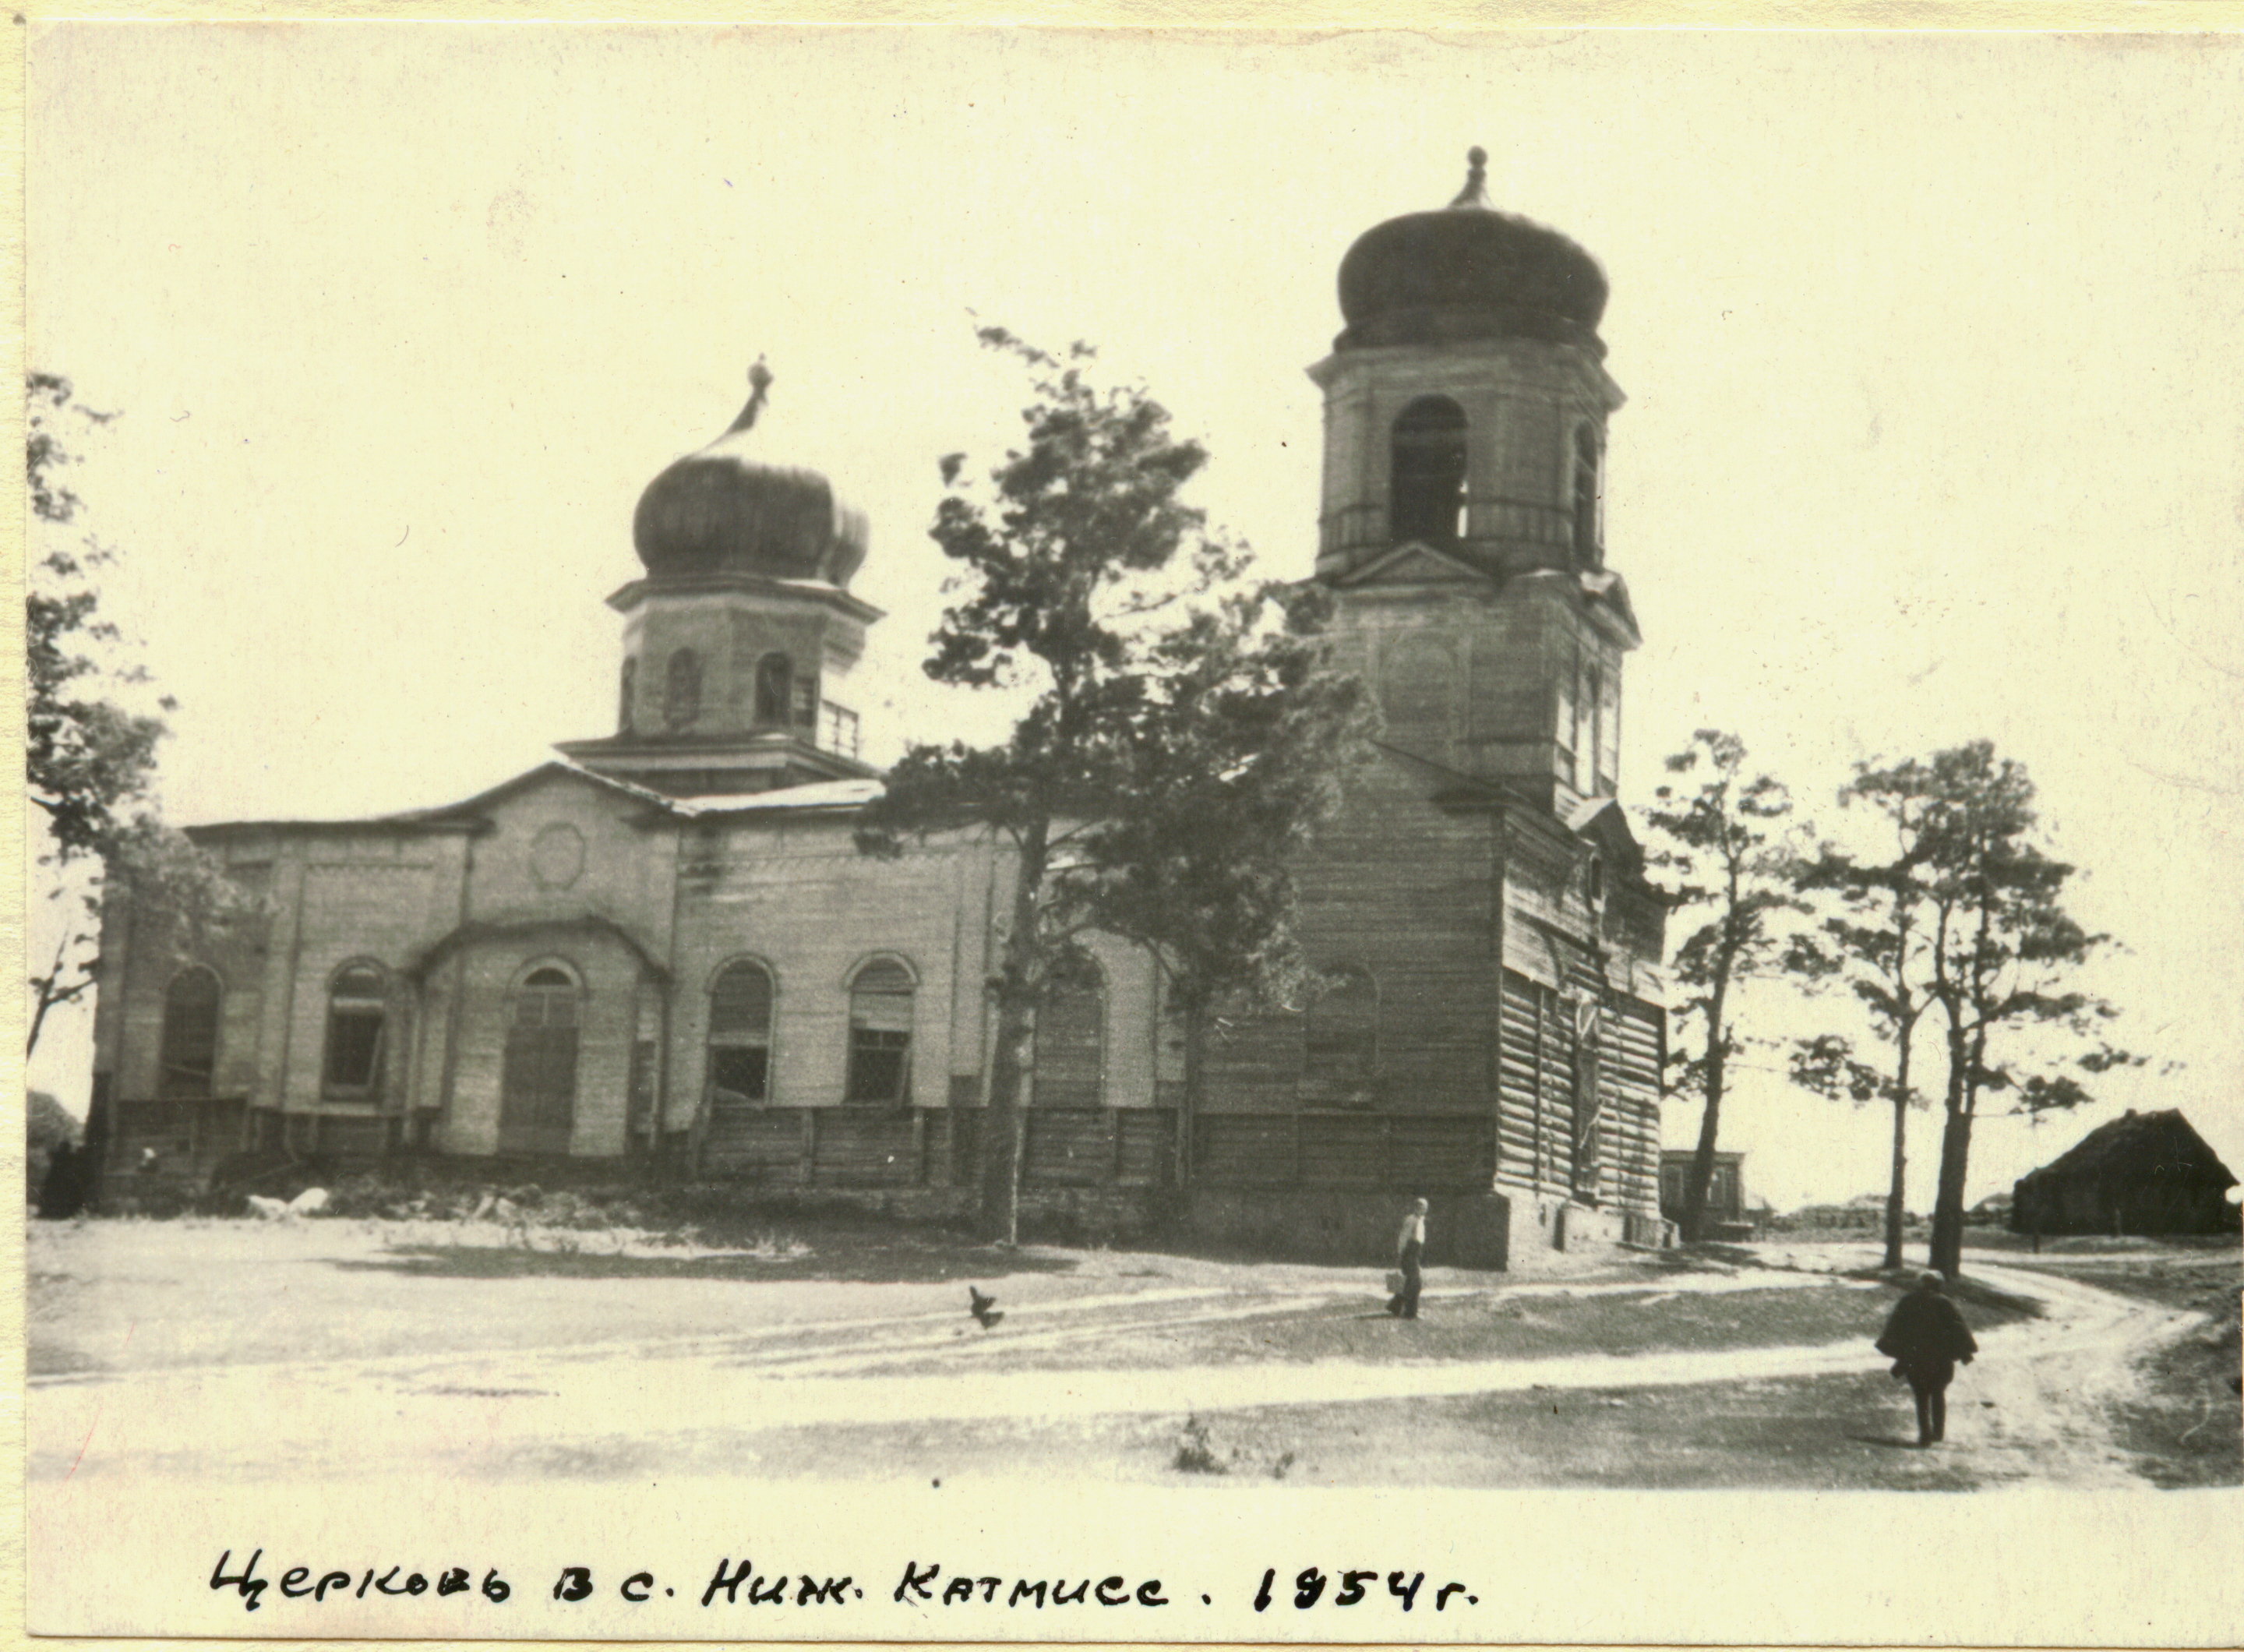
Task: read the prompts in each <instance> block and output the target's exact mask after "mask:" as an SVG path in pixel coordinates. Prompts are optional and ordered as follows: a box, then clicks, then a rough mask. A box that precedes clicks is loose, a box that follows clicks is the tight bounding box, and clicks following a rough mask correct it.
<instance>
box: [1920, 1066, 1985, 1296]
mask: <svg viewBox="0 0 2244 1652" xmlns="http://www.w3.org/2000/svg"><path fill="white" fill-rule="evenodd" d="M1973 1055H1974V1051H1973V1049H1972V1046H1970V1044H1969V1043H1968V1042H1966V1040H1965V1039H1964V1038H1963V1034H1962V1032H1961V1031H1960V1030H1957V1031H1951V1032H1950V1034H1949V1039H1948V1117H1947V1121H1946V1122H1945V1123H1944V1124H1943V1126H1942V1127H1941V1132H1940V1189H1939V1193H1938V1195H1937V1196H1936V1198H1935V1199H1934V1201H1933V1205H1932V1243H1931V1247H1930V1259H1931V1263H1932V1266H1934V1267H1935V1268H1936V1269H1939V1270H1940V1271H1941V1272H1942V1273H1944V1274H1946V1275H1947V1276H1949V1278H1950V1279H1951V1280H1952V1279H1954V1278H1955V1277H1956V1276H1957V1273H1958V1272H1959V1271H1960V1270H1961V1269H1962V1267H1963V1180H1964V1175H1965V1171H1966V1168H1967V1167H1968V1166H1969V1164H1970V1158H1971V1104H1972V1101H1973V1100H1974V1099H1975V1098H1974V1097H1973V1095H1972V1087H1971V1084H1970V1072H1971V1064H1972V1059H1973Z"/></svg>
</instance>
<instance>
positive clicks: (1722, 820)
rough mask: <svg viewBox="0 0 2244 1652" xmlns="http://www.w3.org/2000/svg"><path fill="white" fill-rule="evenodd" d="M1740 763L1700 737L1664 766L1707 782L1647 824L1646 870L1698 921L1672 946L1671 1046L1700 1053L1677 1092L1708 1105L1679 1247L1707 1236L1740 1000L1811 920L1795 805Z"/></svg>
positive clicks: (1672, 796)
mask: <svg viewBox="0 0 2244 1652" xmlns="http://www.w3.org/2000/svg"><path fill="white" fill-rule="evenodd" d="M1745 760H1746V748H1745V742H1744V741H1740V739H1739V738H1738V737H1737V736H1736V735H1730V734H1724V733H1721V732H1720V731H1718V730H1715V729H1712V728H1701V729H1700V730H1699V731H1698V732H1697V733H1696V734H1695V735H1693V736H1692V739H1691V744H1690V745H1689V746H1688V747H1687V748H1685V749H1684V750H1682V751H1680V752H1678V753H1676V754H1675V755H1673V756H1672V757H1670V758H1668V759H1667V772H1668V773H1670V774H1672V775H1701V776H1702V778H1701V779H1700V782H1699V787H1698V789H1697V790H1696V791H1694V792H1692V793H1689V794H1688V795H1687V796H1686V795H1685V794H1683V793H1681V792H1680V791H1679V790H1678V789H1677V788H1676V787H1675V786H1673V785H1666V786H1662V787H1660V788H1659V789H1658V790H1657V791H1655V792H1654V793H1653V796H1654V797H1655V798H1656V799H1657V800H1658V802H1657V805H1656V806H1655V807H1653V808H1652V809H1647V810H1646V816H1645V817H1646V821H1647V822H1648V823H1650V824H1651V826H1652V827H1653V830H1654V831H1655V832H1657V833H1658V834H1659V841H1660V843H1661V844H1662V846H1661V847H1660V848H1659V849H1657V850H1655V852H1654V853H1653V854H1652V855H1651V856H1648V857H1647V859H1648V863H1649V864H1651V865H1653V866H1655V867H1662V868H1666V869H1667V870H1669V871H1670V872H1671V873H1672V874H1673V877H1674V878H1675V880H1676V881H1675V883H1674V884H1673V887H1672V888H1670V889H1669V890H1666V898H1667V901H1668V904H1670V905H1671V906H1672V907H1674V908H1678V909H1681V910H1686V911H1692V912H1694V913H1697V914H1700V915H1701V916H1700V923H1699V924H1698V926H1697V927H1696V928H1693V929H1692V930H1690V931H1688V932H1687V933H1686V934H1685V935H1684V936H1683V937H1682V938H1681V940H1680V941H1679V942H1678V943H1677V944H1676V948H1675V956H1674V960H1673V971H1674V975H1675V979H1676V982H1677V984H1678V985H1680V986H1681V987H1683V988H1684V989H1685V992H1686V996H1685V998H1684V999H1683V1002H1682V1004H1681V1005H1680V1016H1679V1017H1678V1019H1679V1022H1680V1026H1681V1027H1682V1028H1683V1029H1687V1031H1680V1032H1679V1035H1678V1037H1677V1039H1676V1044H1677V1046H1678V1049H1679V1052H1680V1051H1681V1050H1682V1049H1683V1046H1686V1045H1687V1044H1689V1043H1691V1042H1693V1041H1695V1042H1696V1044H1697V1046H1698V1048H1697V1053H1695V1054H1689V1053H1679V1055H1678V1056H1677V1057H1676V1058H1675V1060H1676V1064H1677V1067H1678V1073H1677V1077H1676V1080H1675V1084H1674V1088H1675V1090H1676V1091H1677V1092H1678V1093H1682V1094H1690V1095H1696V1096H1698V1097H1699V1098H1700V1100H1701V1101H1703V1102H1704V1104H1705V1112H1704V1114H1703V1115H1702V1116H1701V1118H1700V1124H1699V1145H1698V1152H1697V1154H1696V1156H1695V1157H1693V1160H1692V1161H1691V1175H1690V1178H1689V1181H1688V1182H1687V1183H1686V1188H1685V1191H1684V1196H1683V1223H1682V1226H1683V1236H1684V1238H1685V1239H1686V1241H1691V1242H1696V1241H1697V1240H1699V1239H1700V1237H1702V1236H1703V1232H1704V1229H1705V1227H1706V1214H1707V1188H1708V1187H1709V1186H1710V1185H1711V1184H1712V1182H1713V1176H1714V1144H1715V1141H1716V1140H1717V1132H1718V1131H1719V1129H1720V1122H1721V1114H1722V1097H1723V1094H1724V1092H1725V1088H1726V1086H1727V1079H1728V1073H1729V1065H1730V1061H1731V1059H1732V1058H1733V1057H1734V1056H1735V1055H1737V1054H1738V1053H1740V1050H1741V1049H1742V1048H1743V1047H1744V1045H1743V1041H1742V1040H1741V1039H1740V1037H1739V1035H1738V1031H1737V1010H1736V1005H1735V1004H1734V1001H1733V994H1734V992H1736V990H1737V989H1738V987H1739V986H1740V985H1741V984H1742V983H1743V982H1745V981H1746V980H1747V979H1748V978H1751V977H1754V976H1756V975H1765V974H1768V973H1771V972H1775V971H1777V970H1779V969H1781V968H1782V967H1783V964H1784V958H1785V937H1784V933H1783V929H1782V925H1781V922H1780V920H1781V917H1782V916H1783V915H1784V914H1787V913H1791V912H1798V911H1804V910H1805V904H1804V903H1803V902H1802V901H1801V898H1800V897H1799V896H1798V895H1797V894H1796V893H1795V891H1794V888H1793V873H1794V868H1795V863H1796V861H1797V856H1796V854H1795V850H1793V849H1792V847H1791V846H1790V843H1789V841H1788V833H1787V832H1786V831H1785V830H1784V829H1783V827H1782V824H1781V823H1783V822H1785V821H1786V820H1787V819H1788V816H1790V815H1791V813H1792V799H1791V796H1790V794H1788V792H1787V791H1786V790H1785V789H1784V787H1783V786H1782V785H1781V783H1780V782H1777V781H1775V780H1773V779H1771V778H1770V777H1769V776H1768V775H1756V776H1754V778H1753V779H1752V780H1750V781H1746V780H1742V779H1741V778H1740V776H1741V775H1742V774H1743V772H1744V767H1745ZM1693 1034H1695V1040H1694V1039H1693Z"/></svg>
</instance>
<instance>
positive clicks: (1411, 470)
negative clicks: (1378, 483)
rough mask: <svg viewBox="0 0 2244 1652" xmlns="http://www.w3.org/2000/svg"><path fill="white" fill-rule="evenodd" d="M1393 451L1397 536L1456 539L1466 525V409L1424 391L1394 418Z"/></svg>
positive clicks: (1392, 523) (1392, 514)
mask: <svg viewBox="0 0 2244 1652" xmlns="http://www.w3.org/2000/svg"><path fill="white" fill-rule="evenodd" d="M1389 458H1390V466H1389V471H1388V476H1389V489H1388V498H1389V518H1388V519H1389V528H1390V529H1391V530H1392V531H1393V533H1394V536H1395V538H1396V539H1398V540H1400V539H1424V540H1427V541H1429V542H1430V543H1432V544H1435V545H1446V544H1449V543H1450V542H1452V541H1454V540H1455V539H1456V538H1457V537H1458V536H1459V535H1460V534H1462V533H1463V531H1464V514H1465V414H1464V410H1463V408H1461V407H1459V406H1458V405H1457V403H1455V402H1452V401H1450V399H1449V398H1448V397H1447V396H1420V397H1419V398H1418V399H1417V400H1416V401H1415V402H1413V403H1410V405H1409V406H1408V407H1406V408H1404V409H1403V410H1402V416H1401V417H1399V418H1397V419H1396V421H1395V430H1394V434H1393V437H1392V438H1391V444H1390V446H1389Z"/></svg>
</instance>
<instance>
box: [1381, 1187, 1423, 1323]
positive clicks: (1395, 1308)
mask: <svg viewBox="0 0 2244 1652" xmlns="http://www.w3.org/2000/svg"><path fill="white" fill-rule="evenodd" d="M1425 1256H1426V1202H1425V1201H1424V1200H1423V1199H1416V1200H1413V1201H1412V1202H1411V1204H1410V1214H1409V1215H1407V1216H1405V1217H1403V1218H1402V1232H1401V1233H1399V1234H1397V1235H1396V1236H1395V1265H1396V1267H1397V1268H1399V1269H1402V1290H1398V1291H1396V1293H1395V1296H1394V1299H1393V1300H1392V1301H1390V1302H1389V1303H1388V1304H1387V1311H1388V1312H1389V1313H1390V1314H1393V1315H1395V1316H1396V1317H1398V1318H1402V1319H1416V1317H1418V1287H1419V1286H1420V1285H1421V1284H1423V1283H1424V1279H1423V1276H1422V1275H1421V1273H1420V1271H1419V1269H1420V1266H1421V1264H1422V1263H1423V1262H1424V1260H1425Z"/></svg>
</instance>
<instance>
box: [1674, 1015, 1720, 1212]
mask: <svg viewBox="0 0 2244 1652" xmlns="http://www.w3.org/2000/svg"><path fill="white" fill-rule="evenodd" d="M1728 996H1729V981H1728V978H1727V973H1726V972H1725V973H1724V974H1722V975H1719V976H1717V977H1716V978H1715V981H1714V988H1713V992H1712V993H1711V994H1710V995H1709V996H1708V998H1707V1110H1706V1111H1705V1113H1703V1114H1700V1119H1699V1148H1698V1151H1697V1152H1696V1153H1695V1154H1693V1156H1692V1159H1691V1176H1690V1180H1689V1181H1688V1182H1687V1183H1686V1185H1685V1187H1684V1189H1683V1242H1684V1243H1686V1244H1697V1243H1698V1242H1700V1240H1701V1239H1703V1238H1704V1237H1705V1236H1706V1231H1707V1190H1708V1189H1709V1188H1712V1187H1713V1181H1714V1141H1715V1135H1716V1132H1717V1131H1718V1130H1719V1129H1720V1126H1721V1119H1722V1079H1723V1073H1722V1067H1723V1064H1724V1060H1723V1059H1724V1056H1725V1054H1726V1053H1727V1052H1726V1051H1725V1050H1724V1047H1723V1043H1722V1011H1723V1007H1724V1001H1725V999H1727V997H1728Z"/></svg>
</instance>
